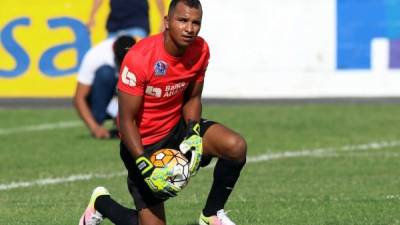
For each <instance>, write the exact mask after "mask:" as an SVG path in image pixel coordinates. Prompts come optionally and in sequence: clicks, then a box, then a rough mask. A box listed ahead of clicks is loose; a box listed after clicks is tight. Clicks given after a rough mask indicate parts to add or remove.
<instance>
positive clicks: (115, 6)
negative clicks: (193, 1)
mask: <svg viewBox="0 0 400 225" xmlns="http://www.w3.org/2000/svg"><path fill="white" fill-rule="evenodd" d="M102 3H103V0H93V5H92V8H91V11H90V16H89V20H88V22H87V24H86V26H87V27H88V28H89V30H90V29H91V28H92V27H94V25H95V23H96V22H95V17H96V13H97V11H98V9H99V8H100V6H101V4H102ZM109 3H110V13H109V15H108V18H107V25H106V29H107V32H108V38H111V37H115V36H119V35H122V34H127V35H131V36H133V37H135V38H136V39H141V38H144V37H146V36H148V35H149V33H150V25H149V4H148V1H147V0H110V1H109ZM156 3H157V8H158V11H159V13H160V15H161V16H160V17H161V23H160V24H163V21H162V20H163V17H164V13H165V5H164V1H163V0H156ZM162 29H163V27H162V25H160V31H162Z"/></svg>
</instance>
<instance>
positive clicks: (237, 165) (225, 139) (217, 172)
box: [203, 124, 247, 217]
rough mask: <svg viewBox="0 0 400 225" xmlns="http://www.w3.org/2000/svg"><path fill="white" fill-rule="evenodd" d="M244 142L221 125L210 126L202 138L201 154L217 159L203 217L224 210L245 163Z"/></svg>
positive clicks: (245, 145) (236, 134)
mask: <svg viewBox="0 0 400 225" xmlns="http://www.w3.org/2000/svg"><path fill="white" fill-rule="evenodd" d="M246 152H247V144H246V141H245V140H244V139H243V138H242V137H241V136H240V135H239V134H238V133H236V132H234V131H232V130H231V129H229V128H227V127H225V126H223V125H221V124H214V125H212V126H210V127H209V128H208V129H207V131H206V133H205V134H204V136H203V153H204V155H211V156H216V157H218V158H219V159H218V161H217V164H216V166H215V169H214V181H213V184H212V187H211V190H210V193H209V195H208V198H207V202H206V205H205V207H204V209H203V215H204V216H205V217H209V216H214V215H216V214H217V211H219V210H221V209H223V208H224V206H225V203H226V202H227V200H228V198H229V195H230V194H231V192H232V190H233V188H234V186H235V184H236V181H237V180H238V178H239V176H240V171H241V170H242V168H243V166H244V164H245V162H246Z"/></svg>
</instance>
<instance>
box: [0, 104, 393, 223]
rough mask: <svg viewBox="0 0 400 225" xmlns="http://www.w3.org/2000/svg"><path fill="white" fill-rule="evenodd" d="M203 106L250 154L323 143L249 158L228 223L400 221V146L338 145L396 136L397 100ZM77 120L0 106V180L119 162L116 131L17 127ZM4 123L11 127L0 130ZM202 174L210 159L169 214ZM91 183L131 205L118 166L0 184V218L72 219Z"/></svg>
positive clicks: (175, 219) (190, 215) (180, 207)
mask: <svg viewBox="0 0 400 225" xmlns="http://www.w3.org/2000/svg"><path fill="white" fill-rule="evenodd" d="M204 114H205V117H207V118H209V119H212V120H216V121H219V122H222V123H224V124H226V125H227V126H229V127H231V128H233V129H235V130H237V131H239V132H240V133H242V135H243V136H244V137H245V138H246V140H247V142H248V146H249V150H248V155H249V157H250V158H252V159H254V158H255V157H257V156H260V155H262V154H266V153H268V154H277V153H280V152H288V151H293V152H298V151H302V150H310V151H312V150H313V149H319V148H321V149H323V150H324V151H325V152H323V153H322V154H320V155H306V156H298V157H282V158H279V159H274V160H268V161H259V162H249V163H248V164H247V165H246V166H245V168H244V170H243V172H242V176H241V178H240V180H239V182H238V184H237V186H236V188H235V190H234V192H233V193H232V195H231V198H230V201H229V202H228V204H227V205H226V209H227V210H230V213H229V215H230V216H231V217H232V218H233V220H234V221H236V222H237V224H243V225H257V224H259V225H264V224H274V225H279V224H282V225H288V224H304V225H306V224H307V225H314V224H315V225H322V224H324V225H338V224H346V225H347V224H357V225H358V224H362V225H367V224H368V225H372V224H374V225H378V224H379V225H395V224H400V178H399V177H400V158H399V157H400V151H399V148H400V146H397V145H396V146H391V147H390V146H386V147H384V146H379V147H378V148H367V149H364V150H361V149H356V150H343V149H341V147H343V146H349V145H360V144H368V143H374V142H384V141H386V142H389V141H400V133H399V127H400V119H399V118H400V117H399V115H400V106H399V105H390V104H387V105H386V104H370V105H365V104H363V105H351V104H343V105H340V104H330V105H237V106H236V105H232V106H229V105H228V106H219V105H205V106H204ZM77 120H79V118H78V117H77V115H76V113H75V112H74V110H72V109H51V110H49V109H43V110H29V109H24V110H0V143H1V147H0V187H1V185H5V184H10V183H12V182H32V181H35V180H39V179H46V178H59V177H68V176H71V175H77V174H89V173H96V174H112V173H119V172H123V171H124V167H123V165H122V162H121V161H120V159H119V149H118V141H115V140H114V141H110V140H106V141H98V140H94V139H92V138H91V137H90V136H89V135H88V132H87V130H86V128H85V127H84V126H83V125H82V126H76V127H71V128H60V129H51V130H50V129H47V130H46V129H44V130H39V131H18V129H19V128H21V127H26V126H35V125H39V124H53V123H58V122H62V121H77ZM12 129H15V131H14V133H10V134H4V133H3V134H2V132H1V131H7V130H12ZM211 181H212V169H202V170H201V171H200V173H199V174H198V175H197V176H196V177H195V178H194V179H193V180H191V182H190V184H189V186H188V187H187V188H186V189H184V190H183V191H182V192H181V193H180V195H179V196H178V197H177V198H175V199H171V200H169V201H168V202H167V203H166V208H167V217H168V222H169V224H177V225H179V224H182V225H192V224H195V222H196V220H197V218H198V215H199V212H200V210H201V209H202V207H203V205H204V202H205V199H206V197H207V193H208V190H209V187H210V185H211ZM98 185H103V186H106V187H107V188H108V189H109V190H110V192H111V194H112V196H113V197H114V198H115V199H116V200H118V201H120V202H121V203H123V204H124V205H125V206H128V207H132V206H133V203H132V200H131V197H130V195H129V194H128V191H127V188H126V181H125V176H113V177H108V178H93V179H89V180H80V181H74V182H63V183H59V184H54V185H33V186H28V187H21V188H13V189H8V190H0V225H22V224H24V225H25V224H38V225H58V224H59V225H65V224H77V222H78V219H79V217H80V215H81V213H82V211H83V210H84V208H85V207H86V204H87V201H88V198H89V196H90V194H91V191H92V189H93V188H94V187H96V186H98ZM103 224H106V225H109V224H111V223H110V222H109V221H107V220H106V221H105V222H104V223H103Z"/></svg>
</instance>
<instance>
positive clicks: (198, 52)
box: [118, 34, 210, 145]
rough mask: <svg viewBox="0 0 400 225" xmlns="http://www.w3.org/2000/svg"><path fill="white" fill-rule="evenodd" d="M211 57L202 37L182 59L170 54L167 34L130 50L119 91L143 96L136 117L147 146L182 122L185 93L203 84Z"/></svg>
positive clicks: (121, 72)
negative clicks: (196, 84)
mask: <svg viewBox="0 0 400 225" xmlns="http://www.w3.org/2000/svg"><path fill="white" fill-rule="evenodd" d="M209 57H210V53H209V48H208V45H207V43H206V42H205V41H204V40H203V39H202V38H201V37H197V39H196V40H195V41H194V42H193V43H192V44H191V45H190V46H189V47H188V48H187V49H186V52H185V54H184V55H183V56H181V57H174V56H172V55H170V54H168V53H167V51H166V50H165V48H164V36H163V34H158V35H155V36H151V37H148V38H145V39H143V40H141V41H140V42H139V43H137V44H136V45H134V46H133V47H132V48H131V49H130V50H129V52H128V53H127V55H126V56H125V59H124V61H123V63H122V65H121V71H120V76H119V80H118V89H119V91H122V92H124V93H127V94H129V95H135V96H143V106H142V108H141V110H140V112H139V113H138V115H137V117H136V118H135V120H136V124H137V126H138V128H139V132H140V135H141V138H142V144H143V145H149V144H153V143H155V142H157V141H159V140H161V139H162V138H164V137H165V136H166V135H167V134H168V133H169V131H171V129H172V128H173V127H174V126H175V125H176V124H177V123H178V121H179V119H180V118H181V117H182V106H183V97H184V92H185V90H186V88H187V87H188V85H189V83H190V82H203V80H204V74H205V71H206V68H207V65H208V60H209Z"/></svg>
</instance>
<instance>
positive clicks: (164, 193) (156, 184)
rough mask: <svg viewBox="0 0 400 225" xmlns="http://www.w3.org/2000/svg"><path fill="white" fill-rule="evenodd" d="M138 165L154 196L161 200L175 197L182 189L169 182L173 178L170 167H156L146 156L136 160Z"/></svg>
mask: <svg viewBox="0 0 400 225" xmlns="http://www.w3.org/2000/svg"><path fill="white" fill-rule="evenodd" d="M136 165H137V167H138V168H139V171H140V173H141V174H142V175H143V177H144V181H145V182H146V184H147V185H148V186H149V188H150V189H151V190H152V191H153V193H154V195H155V196H156V197H158V198H160V199H167V198H170V197H175V196H176V194H177V193H178V192H179V191H180V190H181V188H179V187H177V186H175V185H173V184H172V183H171V182H169V181H168V178H170V177H172V172H173V171H172V170H171V168H169V167H168V166H165V167H162V168H159V167H154V165H153V164H152V163H151V161H150V160H149V159H148V158H146V157H145V156H144V155H141V156H139V157H138V158H137V159H136Z"/></svg>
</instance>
